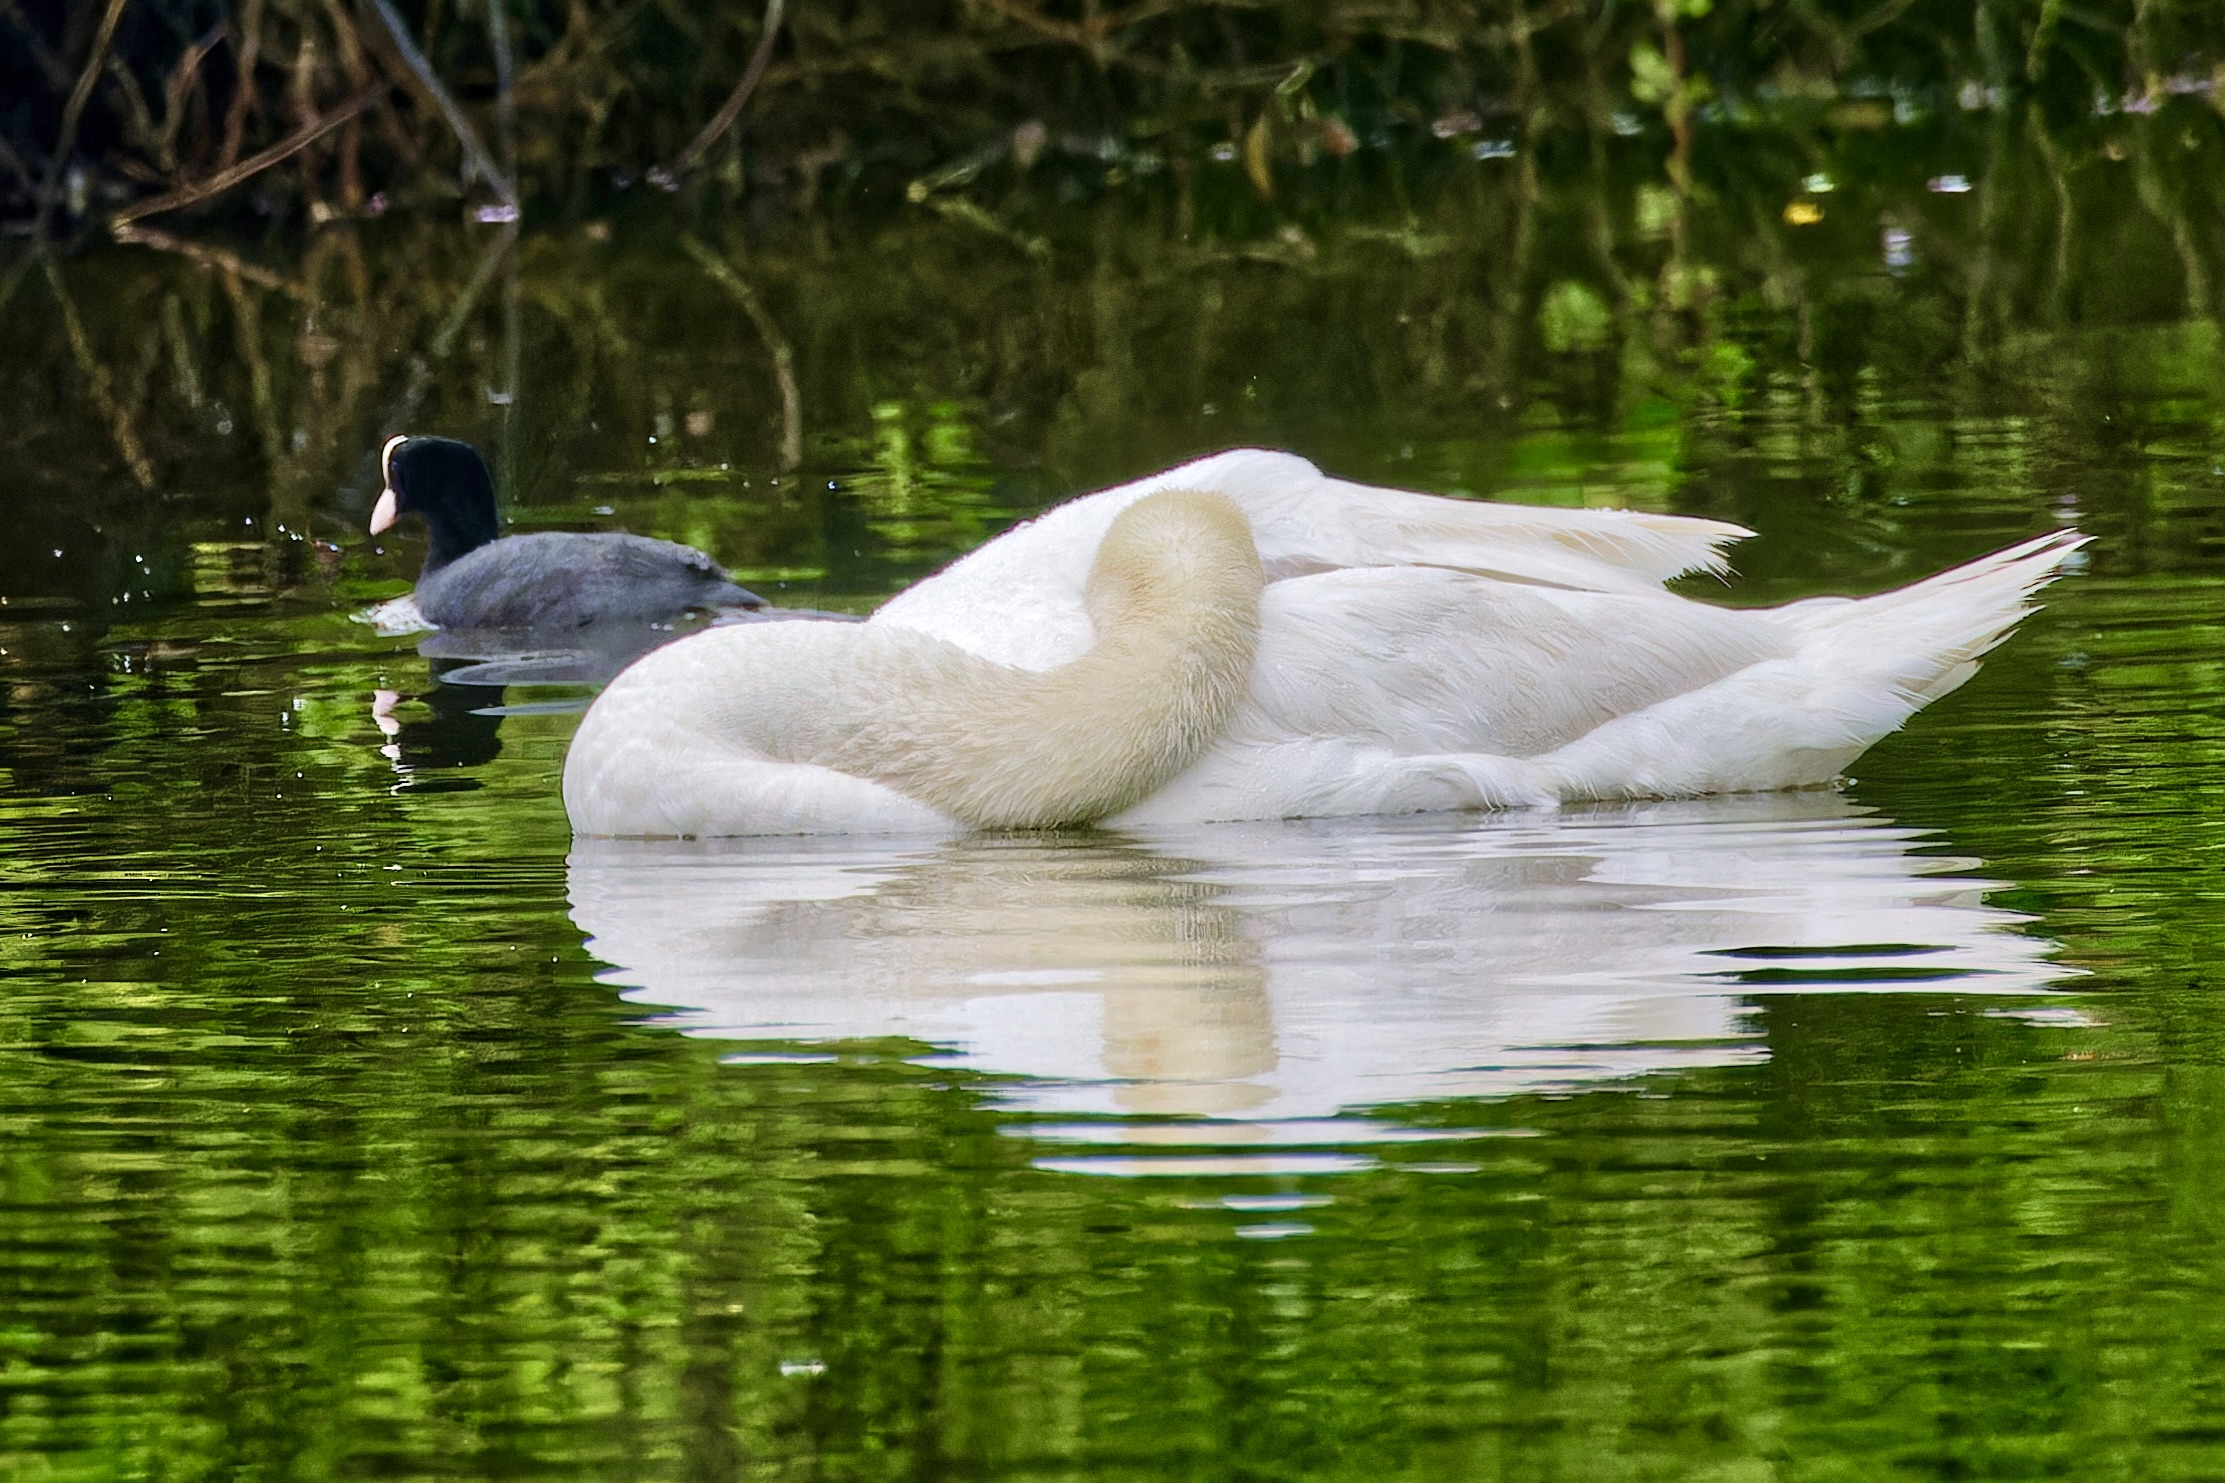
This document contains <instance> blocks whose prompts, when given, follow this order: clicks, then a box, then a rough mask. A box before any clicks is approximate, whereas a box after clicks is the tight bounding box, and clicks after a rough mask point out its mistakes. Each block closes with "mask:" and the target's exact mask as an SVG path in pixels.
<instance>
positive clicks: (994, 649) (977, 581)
mask: <svg viewBox="0 0 2225 1483" xmlns="http://www.w3.org/2000/svg"><path fill="white" fill-rule="evenodd" d="M1164 489H1203V490H1210V491H1213V492H1215V493H1218V494H1225V495H1227V496H1228V497H1229V498H1230V499H1233V500H1234V501H1236V503H1237V504H1238V505H1239V506H1241V507H1242V509H1243V511H1244V513H1245V515H1246V516H1247V517H1249V518H1250V520H1251V522H1252V530H1253V534H1254V536H1255V538H1256V539H1257V540H1258V542H1259V554H1260V559H1261V561H1262V562H1263V563H1265V565H1266V567H1267V573H1268V576H1269V578H1270V579H1279V578H1283V577H1290V576H1297V575H1302V574H1305V573H1308V572H1321V571H1330V570H1336V569H1339V568H1347V567H1399V566H1431V567H1442V568H1446V569H1449V570H1454V571H1463V572H1473V573H1476V574H1478V575H1482V576H1491V577H1500V578H1504V579H1507V580H1510V581H1516V582H1523V583H1530V584H1534V585H1540V586H1548V587H1559V588H1566V589H1568V590H1571V591H1580V592H1649V591H1653V590H1656V589H1657V588H1659V586H1660V584H1661V583H1662V582H1664V581H1666V580H1668V579H1669V578H1670V577H1674V576H1677V575H1678V574H1680V573H1683V572H1688V571H1720V570H1722V569H1723V556H1722V548H1723V547H1724V546H1725V545H1727V544H1729V543H1730V542H1732V541H1735V540H1738V539H1740V538H1742V537H1744V536H1746V535H1748V534H1750V532H1748V531H1746V530H1744V529H1743V528H1741V527H1739V526H1736V525H1729V524H1725V523H1723V522H1721V521H1715V520H1701V519H1695V518H1691V517H1688V516H1681V515H1656V514H1649V513H1646V512H1643V511H1634V510H1568V509H1555V508H1549V507H1544V506H1534V505H1496V504H1488V503H1484V502H1481V501H1477V500H1464V499H1455V498H1449V497H1446V496H1442V495H1430V494H1416V493H1413V492H1412V491H1409V490H1403V489H1384V488H1377V487H1375V486H1372V485H1365V484H1354V483H1352V482H1350V481H1348V480H1343V479H1331V478H1329V477H1327V476H1326V475H1324V474H1323V473H1322V472H1321V471H1320V470H1319V469H1317V468H1315V467H1314V466H1313V465H1312V464H1310V463H1308V462H1306V460H1304V459H1302V458H1299V457H1298V456H1296V455H1295V454H1290V453H1273V452H1266V451H1263V450H1259V449H1250V448H1245V449H1237V450H1235V451H1233V452H1228V453H1220V454H1216V455H1214V456H1213V457H1211V458H1205V459H1200V460H1198V461H1197V462H1195V463H1189V464H1184V465H1182V466H1180V467H1179V468H1173V469H1168V470H1167V471H1165V472H1164V473H1160V474H1154V475H1152V476H1151V477H1150V478H1147V479H1140V480H1138V481H1136V482H1135V483H1133V484H1124V485H1121V486H1119V487H1118V488H1115V489H1107V490H1103V491H1101V492H1099V493H1097V494H1092V495H1085V496H1083V497H1082V498H1080V499H1076V500H1072V501H1069V502H1068V503H1066V504H1064V505H1060V506H1059V507H1057V508H1056V509H1053V510H1051V511H1049V512H1048V513H1046V514H1045V515H1043V516H1042V517H1040V518H1039V519H1037V520H1034V521H1032V522H1030V523H1029V524H1026V525H1022V526H1019V527H1017V528H1015V529H1013V530H1011V531H1008V532H1006V533H1005V534H1004V535H1002V536H1000V537H998V538H997V539H996V540H994V541H991V542H990V543H989V544H988V545H986V546H983V547H981V548H980V549H979V550H977V551H975V552H973V553H972V554H971V555H969V556H966V557H964V558H962V559H961V560H959V561H957V562H955V563H954V564H952V565H951V566H949V567H946V568H944V569H943V570H942V571H941V572H939V573H937V574H936V575H934V576H932V577H929V578H928V579H927V580H926V581H924V582H921V583H919V584H918V585H917V586H915V587H913V588H911V589H909V590H908V591H906V592H903V593H900V594H899V595H898V596H897V597H895V598H894V599H893V600H891V601H890V602H889V603H888V604H887V605H886V606H884V607H883V608H882V609H881V610H880V611H879V612H878V613H876V614H874V618H873V621H875V622H880V623H894V624H899V625H902V626H905V627H910V628H918V629H921V630H924V631H926V632H929V633H933V634H935V635H937V636H938V637H941V638H945V639H948V640H950V641H951V642H953V643H957V644H960V645H963V646H964V647H966V648H968V649H972V650H974V651H975V652H976V653H980V654H984V655H987V656H989V657H991V658H994V659H998V660H1001V661H1003V662H1005V663H1009V664H1020V665H1025V666H1027V667H1030V668H1047V667H1049V666H1051V665H1054V664H1060V663H1064V662H1065V661H1067V660H1069V659H1072V658H1074V657H1075V656H1077V655H1078V654H1080V653H1081V652H1082V650H1084V649H1085V648H1087V647H1088V645H1089V642H1090V637H1091V634H1090V626H1089V620H1088V617H1087V615H1086V614H1085V613H1084V612H1083V610H1082V584H1083V582H1084V581H1085V580H1086V579H1087V578H1088V575H1089V566H1090V562H1091V561H1092V560H1094V559H1095V557H1096V553H1097V545H1098V542H1099V541H1100V540H1101V539H1102V538H1103V536H1104V533H1105V529H1106V527H1108V526H1109V525H1111V523H1112V520H1113V517H1114V516H1115V515H1117V514H1119V513H1120V511H1122V510H1124V509H1126V508H1127V507H1128V506H1129V505H1130V504H1133V503H1134V502H1135V501H1136V500H1138V499H1141V498H1142V497H1143V496H1145V495H1146V494H1151V493H1155V492H1157V491H1159V490H1164Z"/></svg>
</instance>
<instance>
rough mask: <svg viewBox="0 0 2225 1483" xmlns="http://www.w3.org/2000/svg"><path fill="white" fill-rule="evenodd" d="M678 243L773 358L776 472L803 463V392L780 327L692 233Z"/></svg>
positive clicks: (792, 352) (753, 292) (793, 355)
mask: <svg viewBox="0 0 2225 1483" xmlns="http://www.w3.org/2000/svg"><path fill="white" fill-rule="evenodd" d="M680 245H681V246H682V247H685V248H686V249H687V250H688V256H690V257H692V258H694V259H695V260H696V262H697V263H699V264H701V265H702V268H703V271H704V272H706V273H708V274H710V275H711V277H712V278H713V279H715V280H717V282H718V285H719V287H721V288H723V289H725V290H726V291H727V293H729V294H731V295H732V296H733V298H734V302H735V303H737V304H740V305H741V306H742V312H743V313H744V314H746V315H748V316H749V322H750V323H751V324H753V325H755V326H756V327H757V334H758V337H759V338H760V339H762V340H763V341H764V342H765V348H766V350H768V351H770V352H771V354H772V358H773V380H774V381H776V382H777V383H779V386H780V471H781V472H782V473H784V474H785V473H787V472H788V471H789V470H791V469H794V468H797V467H799V466H800V465H801V464H802V463H803V393H802V391H801V390H800V389H799V388H798V386H797V384H796V352H795V350H794V348H793V347H792V346H790V345H789V343H788V337H787V336H786V335H784V334H782V333H781V332H780V326H779V325H778V324H776V323H775V322H774V320H773V317H772V316H771V315H770V314H768V313H766V312H765V306H764V305H763V304H762V303H761V302H759V300H758V298H757V291H756V290H755V289H753V288H751V287H750V286H749V285H748V284H747V283H745V282H743V281H742V275H741V274H739V273H737V272H735V271H734V268H733V265H732V264H730V263H728V262H727V261H726V259H725V258H723V257H721V256H719V254H718V253H717V252H716V251H715V250H713V249H712V247H711V246H710V245H709V244H708V243H706V242H703V241H702V240H700V239H699V238H696V237H693V236H683V237H682V238H681V239H680Z"/></svg>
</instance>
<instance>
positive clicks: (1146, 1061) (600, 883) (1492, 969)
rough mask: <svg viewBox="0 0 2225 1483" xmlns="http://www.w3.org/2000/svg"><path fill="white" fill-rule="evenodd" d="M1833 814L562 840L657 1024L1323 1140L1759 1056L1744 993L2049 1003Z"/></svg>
mask: <svg viewBox="0 0 2225 1483" xmlns="http://www.w3.org/2000/svg"><path fill="white" fill-rule="evenodd" d="M1922 843H1923V837H1922V836H1921V835H1920V834H1919V833H1917V832H1916V831H1912V830H1908V829H1904V828H1899V827H1896V826H1895V825H1893V824H1892V823H1891V822H1889V821H1887V820H1885V819H1883V818H1880V817H1878V816H1876V815H1874V814H1871V813H1869V812H1867V811H1865V810H1863V809H1862V808H1860V807H1858V806H1856V805H1853V804H1851V803H1849V802H1848V801H1847V800H1846V799H1844V798H1843V797H1841V796H1839V795H1836V794H1829V793H1806V794H1774V795H1755V796H1743V797H1735V798H1727V799H1711V800H1698V801H1689V802H1678V803H1659V804H1647V805H1632V806H1620V807H1606V808H1595V809H1588V810H1581V811H1578V810H1568V811H1562V812H1558V813H1551V814H1524V815H1499V816H1490V817H1483V818H1474V817H1469V818H1451V819H1447V818H1443V817H1433V818H1428V819H1416V820H1339V821H1334V822H1330V823H1314V824H1308V823H1284V824H1247V825H1220V826H1204V827H1199V828H1195V829H1191V830H1186V831H1183V832H1181V833H1179V834H1176V833H1168V834H1163V835H1158V836H1154V837H1151V838H1148V839H1134V838H1113V837H1109V836H1101V835H1100V836H1079V837H1066V838H1060V837H1024V838H974V839H968V840H960V841H955V842H936V843H926V842H909V843H907V842H902V841H888V840H880V841H873V840H828V839H788V840H753V841H727V842H723V843H700V844H697V843H645V842H627V841H581V842H579V843H578V844H577V845H576V846H575V850H574V853H573V855H572V858H571V863H570V890H571V901H572V916H573V920H574V921H575V922H576V923H577V924H578V926H579V927H580V928H581V930H583V931H584V932H586V933H587V934H589V937H590V941H589V943H588V947H589V950H590V951H591V952H592V953H594V954H595V955H596V956H597V957H598V958H600V959H602V960H603V961H604V962H605V963H607V964H609V965H610V968H609V970H608V971H607V972H606V973H605V974H604V975H603V979H604V981H605V982H607V983H611V984H614V985H617V986H619V987H620V988H622V989H623V991H624V994H625V997H626V998H627V999H629V1000H632V1001H635V1002H638V1003H642V1004H645V1005H656V1006H664V1007H666V1012H665V1013H663V1014H661V1015H659V1016H658V1017H657V1021H656V1022H657V1023H661V1024H667V1025H672V1026H675V1027H678V1028H681V1029H684V1030H686V1031H688V1032H690V1033H692V1034H698V1035H705V1036H712V1037H719V1038H726V1039H738V1040H766V1041H786V1042H792V1041H798V1040H803V1041H825V1040H849V1039H885V1038H891V1037H896V1038H903V1039H908V1040H912V1041H918V1042H924V1043H926V1044H928V1045H930V1046H934V1047H937V1048H938V1049H939V1053H940V1054H941V1055H943V1056H945V1057H947V1058H948V1059H949V1060H950V1061H952V1062H954V1063H956V1064H959V1065H963V1066H965V1067H968V1068H971V1069H974V1070H978V1071H983V1072H991V1073H1007V1074H1013V1075H1016V1076H1020V1077H1024V1078H1028V1080H1027V1081H1025V1082H1023V1083H1021V1084H1019V1085H1017V1086H1015V1087H1013V1088H1011V1089H1010V1090H1009V1092H1008V1093H1007V1096H1008V1100H1009V1101H1010V1102H1012V1103H1013V1104H1015V1105H1022V1106H1027V1107H1033V1108H1039V1109H1044V1110H1059V1111H1068V1112H1114V1113H1124V1114H1137V1113H1168V1114H1190V1115H1205V1116H1215V1117H1221V1118H1228V1117H1237V1118H1252V1119H1270V1118H1272V1119H1283V1118H1302V1117H1320V1116H1328V1115H1331V1114H1334V1113H1336V1112H1338V1111H1341V1110H1345V1109H1350V1108H1358V1107H1368V1106H1378V1105H1383V1104H1388V1103H1399V1102H1410V1101H1417V1100H1424V1099H1430V1098H1437V1097H1446V1096H1476V1095H1507V1094H1512V1093H1517V1092H1524V1091H1538V1090H1548V1089H1565V1088H1574V1087H1580V1086H1584V1085H1589V1084H1596V1083H1600V1082H1603V1081H1609V1080H1614V1079H1618V1078H1626V1077H1631V1076H1636V1075H1641V1074H1647V1073H1658V1072H1665V1071H1673V1070H1677V1069H1680V1068H1691V1067H1700V1066H1711V1065H1726V1064H1735V1063H1739V1062H1747V1061H1753V1060H1757V1059H1760V1058H1761V1057H1762V1056H1763V1055H1764V1054H1765V1048H1764V1047H1763V1046H1762V1044H1761V1043H1760V1042H1759V1040H1758V1039H1757V1038H1756V1034H1755V1031H1754V1030H1753V1028H1752V1026H1751V1024H1750V1022H1749V1021H1748V1019H1747V1013H1746V1012H1747V1009H1748V1007H1749V1005H1750V1002H1751V999H1752V998H1753V996H1755V995H1757V994H1763V993H1778V992H1793V991H1801V990H1809V991H1814V990H1829V991H1832V992H1851V991H1862V990H1873V991H1888V990H1899V991H1905V990H1908V989H1910V988H1922V989H1926V990H1930V991H1941V990H1949V991H1961V992H1972V993H1982V994H1985V995H1989V996H1991V995H2031V994H2036V993H2043V992H2045V991H2046V990H2047V989H2048V988H2049V986H2050V985H2051V984H2053V983H2055V982H2057V981H2058V980H2060V979H2062V978H2064V977H2066V976H2067V975H2068V970H2064V969H2061V968H2058V967H2057V966H2056V965H2054V964H2052V963H2050V962H2049V961H2048V958H2047V953H2048V951H2049V949H2050V946H2051V945H2050V944H2049V943H2047V942H2046V941H2045V940H2044V939H2041V938H2038V937H2036V936H2032V935H2028V934H2026V933H2025V932H2023V931H2021V930H2019V929H2020V927H2021V926H2022V924H2023V923H2024V920H2025V919H2023V918H2021V917H2019V916H2017V915H2015V914H2014V913H2011V912H2007V911H2003V910H2000V909H1998V908H1994V907H1989V906H1987V905H1985V904H1984V900H1983V895H1984V892H1985V891H1986V890H1987V889H1988V888H1989V886H1990V883H1989V882H1986V881H1983V880H1980V879H1978V878H1976V877H1975V876H1974V875H1973V874H1972V873H1971V872H1972V871H1974V870H1975V868H1976V863H1975V862H1972V861H1968V860H1954V859H1946V858H1942V857H1940V856H1937V855H1932V854H1922V853H1917V852H1916V847H1918V846H1920V845H1921V844H1922Z"/></svg>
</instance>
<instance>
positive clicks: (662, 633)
mask: <svg viewBox="0 0 2225 1483" xmlns="http://www.w3.org/2000/svg"><path fill="white" fill-rule="evenodd" d="M356 617H357V619H358V620H359V621H361V622H365V623H368V624H371V625H372V626H373V627H374V628H376V629H377V630H378V631H379V632H380V633H383V634H387V635H399V634H405V633H411V632H418V631H422V630H423V628H424V622H423V619H422V618H421V617H419V616H418V615H417V611H416V607H415V604H414V603H412V601H411V600H410V598H409V597H407V596H404V597H400V598H396V599H394V600H393V601H391V602H387V603H382V604H380V605H379V606H378V607H375V608H371V609H369V610H367V611H365V612H363V613H359V614H357V615H356ZM794 621H823V622H855V621H856V619H855V618H854V617H853V616H852V615H850V614H847V613H830V612H822V611H819V610H817V609H812V608H764V609H759V610H756V611H753V612H748V613H735V614H725V615H721V616H719V617H717V618H715V619H714V618H711V617H709V616H707V615H693V616H690V617H685V618H682V619H679V620H676V621H674V622H670V623H596V624H589V625H586V626H584V627H579V628H570V629H564V630H560V631H553V632H548V631H537V630H520V629H493V630H483V631H473V630H468V629H463V630H458V629H435V630H433V631H431V632H429V633H426V634H425V637H424V638H423V639H422V640H421V641H420V642H419V643H418V645H417V652H418V653H419V654H421V655H423V656H424V657H425V659H426V662H427V666H428V671H429V679H430V680H431V683H430V684H429V685H428V686H427V687H426V688H425V689H424V690H423V691H422V692H420V693H419V694H417V695H415V696H404V695H403V694H402V693H401V692H400V691H395V690H379V691H375V692H373V695H372V702H371V719H372V721H373V723H374V724H376V725H377V727H378V729H379V732H380V734H381V736H382V737H383V738H384V741H383V744H382V745H381V746H380V748H379V750H380V751H381V752H382V753H383V754H384V755H385V756H386V758H387V760H388V761H390V762H391V763H393V764H394V770H395V772H396V774H397V775H398V781H397V783H396V784H395V787H396V791H398V792H461V791H466V790H469V789H472V788H476V787H478V786H479V783H478V781H477V779H475V778H472V777H470V776H468V775H464V774H462V773H461V772H459V769H466V768H471V767H476V766H478V765H480V764H482V763H486V762H490V761H492V760H493V759H494V758H495V757H496V756H498V755H500V753H501V751H502V738H501V729H502V718H503V717H505V716H512V715H519V714H523V713H525V712H528V711H533V712H552V711H558V712H561V711H579V710H585V709H586V708H587V703H588V701H589V700H590V699H592V698H593V695H594V692H595V691H597V690H599V689H601V688H602V687H603V686H604V685H607V684H609V683H610V682H611V681H612V680H613V679H615V678H616V677H617V675H618V672H619V671H620V670H622V669H624V668H625V667H626V666H627V665H629V664H631V663H633V662H634V661H635V660H636V659H639V658H640V657H641V656H642V655H644V654H646V653H648V652H649V651H650V650H651V649H655V648H658V647H660V646H662V645H664V644H669V643H671V642H672V641H673V640H674V639H677V638H681V637H683V636H685V635H687V634H690V633H693V632H695V631H696V630H698V629H700V628H704V627H707V626H716V625H718V624H723V623H736V622H744V623H778V622H794ZM513 689H515V690H518V691H521V692H522V693H521V694H520V695H519V696H517V697H515V698H512V697H510V696H509V695H508V693H507V692H509V691H511V690H513ZM410 700H415V701H419V702H422V703H423V709H422V710H421V709H420V708H419V707H418V706H413V705H410V704H408V702H409V701H410ZM425 710H429V711H430V713H431V714H430V715H429V716H428V715H426V714H424V711H425Z"/></svg>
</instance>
